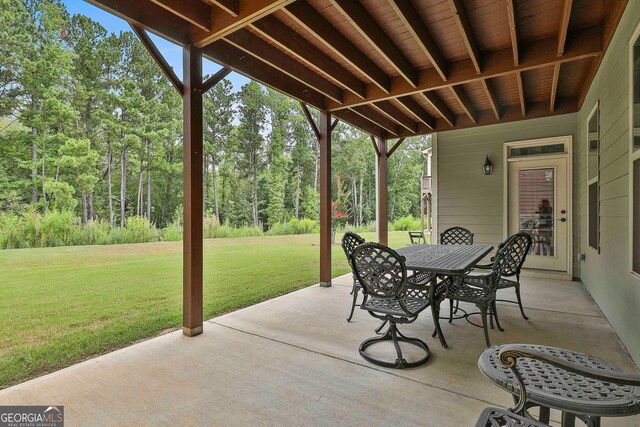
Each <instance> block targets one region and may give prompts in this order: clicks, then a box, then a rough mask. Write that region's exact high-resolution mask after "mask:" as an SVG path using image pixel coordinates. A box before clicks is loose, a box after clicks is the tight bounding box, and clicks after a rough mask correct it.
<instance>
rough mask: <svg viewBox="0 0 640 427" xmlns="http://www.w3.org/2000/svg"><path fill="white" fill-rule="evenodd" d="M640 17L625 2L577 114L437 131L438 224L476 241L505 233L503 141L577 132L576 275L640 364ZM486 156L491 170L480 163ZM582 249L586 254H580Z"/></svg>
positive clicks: (636, 5) (635, 5)
mask: <svg viewBox="0 0 640 427" xmlns="http://www.w3.org/2000/svg"><path fill="white" fill-rule="evenodd" d="M639 23H640V1H632V2H629V3H628V6H627V9H626V10H625V12H624V15H623V17H622V19H621V21H620V23H619V26H618V28H617V30H616V33H615V35H614V37H613V39H612V41H611V44H610V46H609V47H608V49H607V52H606V55H605V57H604V58H603V61H602V63H601V65H600V68H599V70H598V72H597V74H596V76H595V79H594V81H593V83H592V85H591V87H590V90H589V92H588V94H587V97H586V99H585V102H584V104H583V106H582V108H581V110H580V111H579V112H578V113H575V114H567V115H561V116H554V117H547V118H540V119H532V120H524V121H520V122H515V123H505V124H498V125H492V126H486V127H482V128H476V129H463V130H457V131H450V132H444V133H439V134H438V135H437V137H436V138H435V140H436V141H437V149H436V152H437V158H436V159H435V162H436V164H437V166H436V169H437V176H436V183H435V185H436V191H437V193H436V197H437V206H436V212H435V215H436V216H437V224H438V231H442V230H444V229H445V228H447V227H449V226H453V225H460V226H463V227H466V228H469V229H470V230H472V231H473V232H474V233H475V235H476V240H477V241H478V242H479V243H493V244H496V243H498V242H500V241H502V240H503V238H504V236H503V221H505V218H504V217H503V197H505V195H504V194H503V184H504V183H503V158H502V156H503V144H504V143H505V142H511V141H520V140H529V139H538V138H546V137H553V136H563V135H572V136H573V201H572V204H573V209H572V219H573V254H574V257H573V276H575V277H579V278H580V279H581V280H582V281H583V282H584V284H585V285H586V286H587V288H588V289H589V291H590V292H591V295H592V296H593V298H594V300H595V301H596V303H597V304H598V306H599V307H600V309H601V310H602V311H603V313H604V314H605V316H606V317H607V319H608V320H609V322H610V323H611V325H612V326H613V328H614V329H615V330H616V332H617V333H618V335H619V337H620V339H621V340H622V342H623V343H624V344H625V345H626V347H627V349H628V350H629V353H630V354H631V356H632V357H633V358H634V360H635V362H636V363H638V364H640V333H638V327H640V320H639V319H640V317H639V315H638V313H639V310H640V279H638V278H636V277H634V276H632V275H631V274H630V273H629V239H630V238H631V237H630V232H629V200H630V199H629V138H630V136H629V111H630V110H629V40H630V37H631V36H632V34H633V32H634V31H635V29H636V27H637V26H638V24H639ZM596 102H599V103H600V150H601V151H600V202H601V205H600V253H599V254H598V253H597V252H595V251H593V250H591V249H589V248H588V244H587V243H588V235H587V225H588V217H587V119H588V116H589V114H590V112H591V110H592V109H593V107H594V105H595V103H596ZM487 154H488V155H489V157H490V158H491V160H492V162H493V164H494V172H493V174H492V175H490V176H484V175H483V174H482V171H481V166H482V164H483V163H484V158H485V155H487ZM580 253H582V254H585V255H586V259H585V261H583V262H581V261H578V259H577V256H575V255H577V254H580Z"/></svg>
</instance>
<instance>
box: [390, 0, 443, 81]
mask: <svg viewBox="0 0 640 427" xmlns="http://www.w3.org/2000/svg"><path fill="white" fill-rule="evenodd" d="M389 4H390V5H391V7H393V9H394V10H395V11H396V13H397V14H398V17H399V18H400V20H401V21H402V22H403V23H404V25H405V27H406V28H407V29H408V30H409V32H410V33H411V35H412V36H413V39H414V40H415V41H416V43H418V46H420V49H422V52H424V54H425V55H427V58H429V62H431V64H432V65H433V67H434V68H435V69H436V71H437V72H438V74H440V77H442V80H445V81H446V80H447V60H446V59H445V58H444V56H443V55H442V53H441V52H440V49H439V48H438V46H437V45H436V42H435V41H434V40H433V37H431V34H430V33H429V30H427V27H426V25H425V24H424V22H422V19H420V15H419V14H418V11H417V10H416V9H415V7H414V6H413V5H412V4H411V1H410V0H389Z"/></svg>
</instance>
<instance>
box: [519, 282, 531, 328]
mask: <svg viewBox="0 0 640 427" xmlns="http://www.w3.org/2000/svg"><path fill="white" fill-rule="evenodd" d="M516 298H518V305H519V306H520V313H521V314H522V317H524V320H529V318H528V317H527V315H526V314H524V308H523V307H522V298H520V283H519V282H518V283H516Z"/></svg>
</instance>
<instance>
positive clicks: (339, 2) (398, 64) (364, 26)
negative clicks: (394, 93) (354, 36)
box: [331, 0, 416, 87]
mask: <svg viewBox="0 0 640 427" xmlns="http://www.w3.org/2000/svg"><path fill="white" fill-rule="evenodd" d="M331 3H332V4H333V5H334V6H335V7H336V8H337V9H338V10H339V11H340V12H341V13H342V14H343V15H344V16H346V17H347V18H348V19H349V21H350V22H351V23H352V24H353V26H354V27H355V28H356V30H358V32H359V33H360V35H362V37H364V38H365V39H366V40H367V41H368V42H369V44H370V45H371V46H372V47H373V48H374V49H375V50H376V52H378V53H379V54H380V55H382V57H384V59H386V60H387V62H389V64H391V65H392V66H393V68H395V69H396V71H398V73H400V75H401V76H402V77H404V78H405V80H406V81H407V82H409V84H411V85H413V86H414V87H415V85H416V69H415V67H414V66H413V65H412V64H411V62H409V60H408V59H407V58H406V57H405V56H404V55H403V54H402V52H401V51H400V49H399V48H398V47H397V46H396V45H395V44H394V43H393V41H391V39H390V38H389V36H388V35H387V33H386V32H385V31H384V30H383V29H382V28H380V26H379V25H378V23H377V22H376V21H375V20H374V19H373V18H372V17H371V15H369V13H368V12H367V10H366V9H365V8H364V6H362V5H361V4H360V2H358V1H355V0H331Z"/></svg>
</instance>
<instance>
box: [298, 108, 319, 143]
mask: <svg viewBox="0 0 640 427" xmlns="http://www.w3.org/2000/svg"><path fill="white" fill-rule="evenodd" d="M300 107H301V108H302V112H303V113H304V116H305V117H306V118H307V122H309V126H310V127H311V131H312V132H313V134H314V135H315V136H316V138H317V139H320V130H319V129H318V125H317V124H316V121H315V120H314V119H313V116H312V115H311V111H309V107H307V104H305V103H304V102H300Z"/></svg>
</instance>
